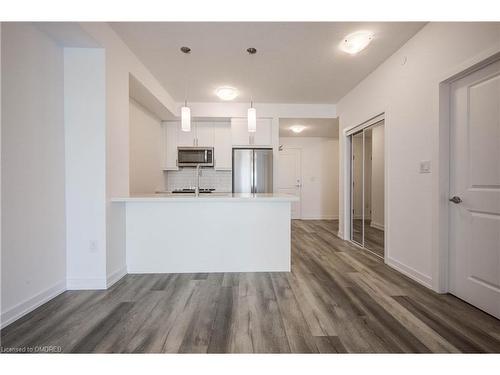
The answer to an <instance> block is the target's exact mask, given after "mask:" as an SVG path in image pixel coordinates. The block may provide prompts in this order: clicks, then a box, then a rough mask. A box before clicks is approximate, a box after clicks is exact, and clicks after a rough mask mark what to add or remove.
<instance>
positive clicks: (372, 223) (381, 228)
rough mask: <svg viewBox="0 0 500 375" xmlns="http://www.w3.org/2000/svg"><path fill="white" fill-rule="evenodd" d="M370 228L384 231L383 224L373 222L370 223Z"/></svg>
mask: <svg viewBox="0 0 500 375" xmlns="http://www.w3.org/2000/svg"><path fill="white" fill-rule="evenodd" d="M370 226H371V227H373V228H375V229H379V230H384V225H383V224H380V223H376V222H374V221H372V222H371V223H370Z"/></svg>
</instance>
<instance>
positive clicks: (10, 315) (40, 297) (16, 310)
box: [0, 280, 66, 328]
mask: <svg viewBox="0 0 500 375" xmlns="http://www.w3.org/2000/svg"><path fill="white" fill-rule="evenodd" d="M65 291H66V280H61V281H59V282H58V283H56V284H55V285H53V286H51V287H50V288H48V289H45V290H44V291H42V292H40V293H38V294H36V295H34V296H33V297H30V298H28V299H27V300H25V301H24V302H21V303H19V304H17V305H16V306H14V307H12V308H10V309H9V310H7V311H5V312H2V315H1V323H0V327H1V328H5V327H7V326H8V325H9V324H11V323H13V322H14V321H16V320H17V319H19V318H21V317H23V316H24V315H26V314H28V313H30V312H31V311H33V310H35V309H36V308H37V307H40V306H41V305H43V304H44V303H46V302H48V301H50V300H51V299H53V298H55V297H57V296H58V295H59V294H61V293H63V292H65Z"/></svg>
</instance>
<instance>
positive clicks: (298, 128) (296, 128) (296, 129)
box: [290, 125, 306, 133]
mask: <svg viewBox="0 0 500 375" xmlns="http://www.w3.org/2000/svg"><path fill="white" fill-rule="evenodd" d="M305 128H306V127H305V126H304V125H294V126H292V127H290V130H291V131H293V132H294V133H301V132H302V131H303V130H305Z"/></svg>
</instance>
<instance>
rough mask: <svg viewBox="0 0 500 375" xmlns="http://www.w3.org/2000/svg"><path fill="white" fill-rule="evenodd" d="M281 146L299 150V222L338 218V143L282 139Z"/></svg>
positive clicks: (307, 138) (312, 138)
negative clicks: (300, 189) (300, 187)
mask: <svg viewBox="0 0 500 375" xmlns="http://www.w3.org/2000/svg"><path fill="white" fill-rule="evenodd" d="M279 143H280V145H283V146H284V148H285V149H287V148H298V149H300V150H301V173H302V194H301V213H302V219H337V218H338V215H339V205H338V202H339V201H338V196H339V190H338V186H339V179H338V178H339V173H338V172H339V171H338V166H339V163H338V157H339V149H338V139H333V138H319V137H281V138H280V142H279Z"/></svg>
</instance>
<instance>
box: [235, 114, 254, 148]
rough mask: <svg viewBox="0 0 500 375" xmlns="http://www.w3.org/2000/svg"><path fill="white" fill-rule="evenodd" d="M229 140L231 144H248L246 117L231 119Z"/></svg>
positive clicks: (248, 135) (248, 134)
mask: <svg viewBox="0 0 500 375" xmlns="http://www.w3.org/2000/svg"><path fill="white" fill-rule="evenodd" d="M231 142H232V144H233V146H247V145H249V144H250V133H249V132H248V124H247V119H246V118H232V119H231Z"/></svg>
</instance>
